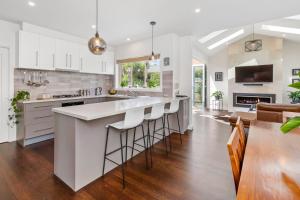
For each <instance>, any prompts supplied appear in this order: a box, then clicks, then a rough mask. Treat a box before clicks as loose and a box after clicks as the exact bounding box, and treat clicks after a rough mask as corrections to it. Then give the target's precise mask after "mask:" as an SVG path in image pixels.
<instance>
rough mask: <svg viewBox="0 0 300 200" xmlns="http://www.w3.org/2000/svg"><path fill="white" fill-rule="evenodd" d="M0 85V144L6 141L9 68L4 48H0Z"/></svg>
mask: <svg viewBox="0 0 300 200" xmlns="http://www.w3.org/2000/svg"><path fill="white" fill-rule="evenodd" d="M0 83H1V86H0V87H1V90H0V113H1V114H0V143H3V142H7V141H8V125H7V119H8V103H9V102H8V92H9V67H8V49H6V48H0Z"/></svg>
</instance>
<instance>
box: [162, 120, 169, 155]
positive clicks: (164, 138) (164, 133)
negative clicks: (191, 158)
mask: <svg viewBox="0 0 300 200" xmlns="http://www.w3.org/2000/svg"><path fill="white" fill-rule="evenodd" d="M162 121H163V140H164V142H165V146H166V153H167V155H168V144H167V140H166V132H165V129H166V127H165V121H166V117H165V116H164V117H163V118H162Z"/></svg>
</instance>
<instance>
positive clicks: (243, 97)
mask: <svg viewBox="0 0 300 200" xmlns="http://www.w3.org/2000/svg"><path fill="white" fill-rule="evenodd" d="M259 102H264V103H275V102H276V95H275V94H261V93H233V106H234V107H245V108H249V107H251V106H253V105H256V104H257V103H259Z"/></svg>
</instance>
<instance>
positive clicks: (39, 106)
mask: <svg viewBox="0 0 300 200" xmlns="http://www.w3.org/2000/svg"><path fill="white" fill-rule="evenodd" d="M49 107H52V106H50V105H49V106H34V107H33V108H49Z"/></svg>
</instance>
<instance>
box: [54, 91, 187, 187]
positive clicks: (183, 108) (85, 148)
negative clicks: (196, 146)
mask: <svg viewBox="0 0 300 200" xmlns="http://www.w3.org/2000/svg"><path fill="white" fill-rule="evenodd" d="M171 100H172V98H162V97H138V98H135V99H128V100H118V101H111V102H103V103H95V104H87V105H79V106H71V107H63V108H54V109H52V110H53V112H54V113H55V114H54V118H55V129H54V132H55V137H54V138H55V139H54V174H55V175H56V176H57V177H58V178H60V179H61V180H62V181H63V182H64V183H66V184H67V185H68V186H69V187H70V188H72V189H73V190H74V191H78V190H79V189H81V188H82V187H84V186H86V185H88V184H89V183H91V182H92V181H94V180H96V179H97V178H99V177H101V176H102V166H103V156H104V148H105V139H106V138H105V137H106V125H107V124H111V123H114V122H117V121H122V120H123V119H124V114H125V112H126V111H128V110H130V109H135V108H145V110H146V112H149V111H150V110H149V109H150V108H151V107H152V106H153V105H155V104H160V103H166V106H167V107H168V104H169V103H170V102H171ZM189 100H190V99H189V98H180V108H179V121H180V125H181V133H182V134H183V133H184V132H185V131H187V128H188V125H189V109H190V106H189ZM169 119H170V127H172V128H175V129H177V121H176V115H175V116H170V118H169ZM144 127H146V126H144ZM157 127H162V124H159V123H157ZM150 129H151V131H152V129H153V125H151V126H150ZM113 131H114V130H112V132H111V134H110V135H109V140H108V151H110V150H113V149H116V148H118V147H119V146H120V144H119V143H120V141H119V134H113ZM145 131H146V129H145ZM131 133H132V132H131V131H130V132H129V138H128V141H129V145H131V144H132V137H133V134H131ZM136 134H137V138H138V137H140V136H142V130H141V129H140V128H138V129H137V132H136ZM155 142H157V141H155ZM140 150H141V151H142V150H143V149H142V148H141V149H140ZM130 153H131V152H128V155H130ZM136 154H138V152H135V153H134V155H136ZM111 158H112V159H114V160H116V161H118V162H119V163H120V162H121V156H120V153H116V154H113V155H111ZM128 159H130V157H129V158H128ZM115 167H116V165H115V164H113V163H110V162H107V164H106V170H105V173H107V172H109V171H110V170H112V169H113V168H115Z"/></svg>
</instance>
